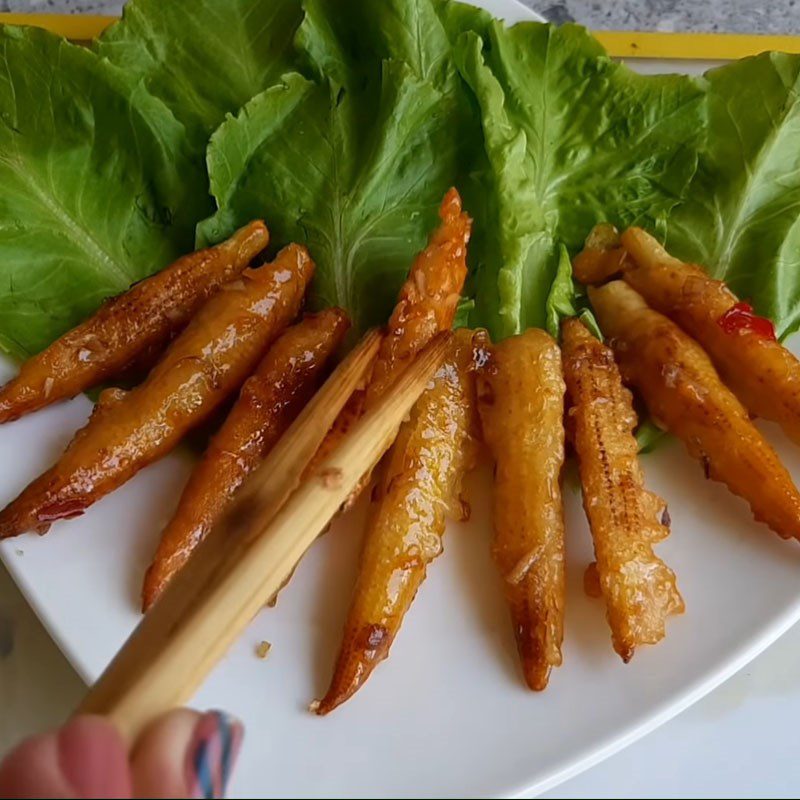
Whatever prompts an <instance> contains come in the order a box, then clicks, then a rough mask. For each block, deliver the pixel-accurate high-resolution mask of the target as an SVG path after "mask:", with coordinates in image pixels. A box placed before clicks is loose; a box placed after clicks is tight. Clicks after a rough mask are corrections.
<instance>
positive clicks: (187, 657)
mask: <svg viewBox="0 0 800 800" xmlns="http://www.w3.org/2000/svg"><path fill="white" fill-rule="evenodd" d="M448 338H449V335H447V334H445V335H442V336H440V337H439V338H437V339H436V340H434V342H433V343H431V345H429V346H428V347H427V348H426V349H425V350H424V351H423V352H422V353H421V354H420V355H419V356H418V357H417V359H416V360H415V361H414V362H413V363H412V364H411V365H410V366H409V367H408V369H407V370H406V371H405V372H404V373H403V374H402V375H401V376H400V378H399V379H398V380H397V382H396V383H395V384H394V386H393V387H392V391H391V392H389V393H387V394H386V395H385V396H384V397H383V398H382V399H381V401H380V402H379V403H378V404H377V405H376V406H375V407H374V408H373V409H372V410H371V411H370V412H369V413H367V414H366V415H365V416H364V418H363V419H362V420H361V421H360V422H359V423H358V425H356V427H355V428H354V429H353V431H352V433H351V434H350V435H349V436H348V437H347V438H346V439H345V440H344V441H343V442H342V444H341V445H340V446H339V448H338V449H337V450H336V451H335V452H334V453H333V455H332V456H331V457H330V458H329V459H328V460H327V461H325V462H324V463H323V464H321V465H320V467H319V468H318V469H317V470H316V472H315V473H314V475H312V476H311V478H309V479H307V480H306V481H305V482H304V483H303V485H302V486H299V487H298V484H299V483H300V477H301V475H302V474H303V470H304V469H305V467H306V466H307V464H308V462H309V461H310V460H311V457H312V456H313V454H314V453H315V452H316V449H317V447H318V446H319V444H320V443H321V441H322V439H323V438H324V436H325V434H326V433H327V431H328V430H329V428H330V426H331V425H332V423H333V420H334V419H335V417H336V415H337V414H338V412H339V410H340V409H341V408H342V406H343V405H344V403H345V402H346V400H347V399H348V397H349V396H350V394H352V392H353V389H354V388H355V387H356V386H357V385H358V384H359V382H360V380H361V379H362V377H363V376H364V375H365V374H366V371H367V369H368V367H369V365H370V364H371V362H372V360H373V358H374V356H375V354H376V352H377V348H378V344H379V340H380V337H379V336H378V335H377V334H372V335H368V336H367V337H366V338H365V340H363V341H362V343H361V345H360V346H359V347H358V348H356V350H354V351H353V353H352V354H351V355H350V357H349V358H348V359H346V361H345V362H344V363H343V364H342V365H341V366H340V367H339V368H338V369H337V370H336V372H335V373H334V374H333V375H332V376H331V378H330V379H329V380H328V381H327V383H326V384H325V385H324V386H323V388H322V389H321V390H320V391H319V392H318V393H317V395H316V396H315V397H314V399H313V400H312V401H311V402H310V403H309V405H308V406H307V407H306V409H305V410H304V412H303V413H302V414H301V415H300V417H298V419H297V420H296V421H295V423H294V424H293V425H292V427H291V428H290V429H289V430H288V431H287V433H286V434H285V436H284V437H283V439H281V441H280V442H279V443H278V444H277V445H276V447H275V448H274V449H273V451H272V453H271V454H270V456H269V457H268V458H267V460H266V461H265V462H264V464H263V465H262V466H261V467H260V468H259V470H258V471H256V472H255V473H254V474H253V476H252V477H251V478H250V480H249V481H248V483H247V484H246V486H245V487H244V489H243V492H242V496H241V499H240V500H239V501H238V502H237V503H236V504H235V507H234V509H233V511H232V512H231V514H229V515H228V516H226V518H225V519H224V520H223V521H222V523H221V524H220V525H219V526H218V527H217V528H216V529H215V530H214V531H213V532H212V533H211V535H210V536H209V537H208V539H206V541H205V542H203V544H202V545H201V546H200V547H199V548H198V549H197V551H196V552H195V554H194V555H193V557H192V558H191V560H190V561H189V563H188V564H187V565H186V567H185V568H184V569H183V570H182V571H181V572H180V573H179V574H178V575H177V576H176V578H175V580H173V581H172V583H171V584H170V585H169V586H168V587H167V589H166V591H165V592H164V595H163V596H162V597H161V598H160V599H159V601H158V602H157V603H156V605H155V606H154V607H153V609H152V610H151V611H150V612H149V613H148V614H147V616H146V617H145V618H144V619H143V620H142V622H141V623H140V624H139V626H138V627H137V628H136V630H135V631H134V632H133V634H132V635H131V637H130V638H129V639H128V641H127V642H126V643H125V645H123V647H122V649H121V650H120V652H119V653H118V654H117V656H116V657H115V658H114V660H113V661H112V662H111V664H110V665H109V666H108V668H107V669H106V671H105V672H104V673H103V675H102V676H101V677H100V679H99V680H98V681H97V683H96V684H95V685H94V687H93V688H92V689H91V690H90V691H89V694H88V695H87V697H86V698H85V700H84V702H83V703H82V704H81V706H80V708H79V711H80V712H83V713H95V714H103V715H105V716H107V717H109V718H110V719H111V720H112V721H113V722H114V723H115V724H116V725H117V727H118V728H119V729H120V731H121V732H122V733H123V734H124V735H125V736H127V737H128V740H129V741H130V742H133V741H135V739H136V737H137V736H138V734H139V733H140V732H141V731H142V729H143V728H144V727H145V726H146V725H147V724H148V723H149V722H150V721H151V720H152V719H154V718H155V717H156V716H158V715H159V714H161V713H163V712H164V711H167V710H169V709H170V708H173V707H175V706H178V705H181V704H182V703H184V702H185V701H186V700H188V699H189V698H190V697H191V695H192V694H193V693H194V691H195V690H196V689H197V687H198V686H199V685H200V683H201V682H202V681H203V679H204V678H205V677H206V675H207V674H208V673H209V672H210V671H211V669H212V668H213V666H214V665H215V664H216V662H217V661H218V660H219V659H220V658H221V657H222V656H223V655H224V653H225V652H226V650H227V649H228V648H229V647H230V645H231V644H232V643H233V642H234V641H235V640H236V638H237V637H238V636H239V634H240V633H241V632H242V631H243V630H244V628H245V627H246V626H247V624H248V623H249V622H250V620H251V619H252V618H253V617H254V616H255V615H256V613H257V612H258V611H259V609H261V608H262V607H263V606H264V605H265V604H266V603H267V601H268V600H269V599H270V598H271V597H272V596H273V595H274V594H275V592H277V591H278V590H279V589H280V587H281V586H282V584H283V582H284V581H285V580H286V578H288V577H289V575H290V574H291V572H292V570H293V569H294V567H295V565H296V564H297V562H298V561H299V560H300V558H301V557H302V555H303V553H304V552H305V551H306V549H307V548H308V547H309V546H310V545H311V544H312V543H313V541H314V540H315V539H316V537H317V535H318V534H319V533H320V532H321V531H322V530H323V529H324V528H325V526H326V525H327V524H328V522H330V520H331V519H332V518H333V516H334V515H335V514H336V511H337V510H338V509H339V507H340V505H341V504H342V503H343V502H344V500H345V499H346V498H347V497H348V495H349V494H350V492H351V491H352V489H353V488H354V487H355V486H356V485H357V483H358V481H359V480H360V479H361V477H362V475H363V474H364V473H365V472H366V471H367V470H369V469H370V468H371V467H372V466H373V465H374V464H375V463H377V461H378V460H379V459H380V457H381V456H382V455H383V453H384V452H385V451H386V450H387V449H388V447H389V446H390V445H391V443H392V441H393V440H394V438H395V436H396V435H397V429H398V428H399V426H400V424H401V422H402V420H403V418H404V417H405V416H406V415H407V414H408V412H409V411H410V409H411V407H412V406H413V404H414V402H415V401H416V399H417V398H418V397H419V395H420V394H421V393H422V392H423V390H424V389H425V387H426V385H427V384H428V382H429V381H430V379H431V377H432V375H433V373H434V371H435V370H436V368H437V367H438V365H439V364H440V363H441V360H442V358H443V357H444V353H445V349H446V347H447V340H448ZM295 489H296V491H294V490H295ZM293 491H294V493H293V494H292V492H293Z"/></svg>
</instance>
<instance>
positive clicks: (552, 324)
mask: <svg viewBox="0 0 800 800" xmlns="http://www.w3.org/2000/svg"><path fill="white" fill-rule="evenodd" d="M571 317H578V318H579V319H580V320H581V321H582V322H583V324H584V325H585V326H586V327H587V328H588V329H589V330H590V331H591V333H592V334H593V335H594V336H596V337H597V338H598V339H599V340H600V341H601V342H602V341H603V334H602V332H601V331H600V326H599V325H598V324H597V320H596V319H595V318H594V314H593V313H592V312H591V310H590V308H589V299H588V297H587V296H586V292H585V291H584V290H583V288H582V287H580V286H578V284H576V282H575V280H574V279H573V277H572V261H571V260H570V257H569V251H568V250H567V248H566V247H564V245H563V244H562V245H561V247H559V249H558V267H557V268H556V277H555V279H554V280H553V283H552V286H551V287H550V294H549V295H548V296H547V302H546V304H545V318H546V324H545V327H546V329H547V332H548V333H549V334H550V335H551V336H552V337H553V338H554V339H555V340H556V341H558V340H559V339H560V338H561V320H563V319H569V318H571Z"/></svg>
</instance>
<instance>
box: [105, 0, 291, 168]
mask: <svg viewBox="0 0 800 800" xmlns="http://www.w3.org/2000/svg"><path fill="white" fill-rule="evenodd" d="M302 18H303V11H302V8H301V2H300V0H191V2H189V0H167V1H166V2H165V1H164V0H131V1H130V2H128V3H127V5H126V6H125V10H124V13H123V17H122V19H121V20H120V21H119V22H117V23H115V24H114V25H112V26H111V27H110V28H109V29H108V30H106V31H105V32H104V33H103V35H102V36H101V37H100V38H99V39H98V40H97V41H96V42H95V44H94V47H95V50H96V51H97V52H98V53H99V54H100V55H102V56H104V57H105V58H107V59H109V61H111V62H112V63H114V64H116V65H118V66H119V67H121V68H122V69H124V70H125V72H126V73H127V74H128V75H129V76H130V77H131V78H132V79H133V80H142V81H143V82H144V84H145V86H146V87H147V89H148V91H149V92H150V93H151V94H153V95H155V96H156V97H158V98H160V99H161V100H163V101H164V102H165V103H166V104H167V106H169V108H170V109H171V110H172V112H173V113H174V114H175V117H176V118H177V119H178V120H180V121H181V122H182V123H183V124H184V125H185V126H186V128H187V131H188V133H189V137H190V139H191V141H192V142H193V144H194V146H196V147H197V148H198V153H200V152H201V151H204V150H205V146H206V144H207V142H208V137H209V136H210V135H211V133H212V131H214V129H215V128H216V127H217V126H218V125H219V124H220V123H221V122H222V120H223V119H224V117H225V115H226V114H227V113H233V112H236V111H238V110H239V109H240V108H241V107H242V106H243V105H244V104H245V103H246V102H247V101H248V100H250V99H251V98H252V97H253V96H254V95H256V94H258V93H259V92H260V91H262V90H264V89H266V88H267V87H269V86H271V85H272V84H273V83H275V82H276V81H277V80H278V78H279V77H280V76H281V74H282V73H283V72H286V71H287V70H289V69H292V68H294V67H295V66H296V58H295V51H294V47H293V42H292V40H293V37H294V34H295V31H296V30H297V28H298V26H299V25H300V21H301V20H302Z"/></svg>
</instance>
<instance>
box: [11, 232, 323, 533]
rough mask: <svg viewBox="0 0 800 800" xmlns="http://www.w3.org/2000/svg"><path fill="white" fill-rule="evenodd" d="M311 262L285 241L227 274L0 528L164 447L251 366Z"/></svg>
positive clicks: (54, 512)
mask: <svg viewBox="0 0 800 800" xmlns="http://www.w3.org/2000/svg"><path fill="white" fill-rule="evenodd" d="M313 270H314V265H313V262H312V261H311V258H310V257H309V255H308V252H307V251H306V249H305V248H302V247H298V246H296V245H291V246H290V247H287V248H286V249H284V250H283V251H282V252H281V253H280V254H279V255H278V257H277V258H276V260H275V261H274V262H273V263H272V264H270V265H268V266H265V267H261V268H260V269H254V270H253V269H248V270H245V272H243V273H242V275H241V277H240V278H238V279H237V280H235V281H232V282H231V283H228V284H226V285H225V286H224V287H223V288H222V290H221V291H220V292H218V293H217V294H216V295H214V297H212V298H211V299H210V300H209V301H208V303H206V305H205V306H203V308H202V309H201V310H200V312H199V313H198V314H197V315H196V316H195V318H194V319H193V320H192V322H191V323H190V324H189V326H188V327H187V328H186V330H185V331H184V332H183V333H182V334H181V335H180V336H179V337H178V338H177V339H176V340H175V341H174V342H173V344H172V345H171V346H170V348H169V349H168V350H167V352H166V353H165V355H164V357H163V358H162V359H161V361H160V362H159V363H158V364H157V365H156V366H155V368H154V369H153V371H152V372H151V373H150V375H149V376H148V378H147V380H146V381H145V382H144V383H143V384H142V385H141V386H138V387H137V388H136V389H133V390H132V391H131V392H129V393H125V392H121V391H119V390H110V391H109V392H106V393H104V394H103V396H101V401H100V403H99V404H98V408H97V410H96V413H95V414H93V416H92V418H91V419H90V420H89V423H88V424H87V425H86V427H85V428H83V430H81V431H79V432H78V434H77V435H76V436H75V438H74V439H73V441H72V443H71V444H70V445H69V447H68V448H67V451H66V452H65V453H64V455H63V456H62V457H61V459H60V460H59V461H58V463H57V464H56V465H55V466H54V467H52V468H51V469H50V470H49V471H47V472H45V473H44V474H43V475H42V476H41V477H39V478H37V479H36V480H35V481H34V482H33V483H31V484H30V486H28V488H27V489H25V490H24V491H23V492H22V494H21V495H20V496H19V497H18V498H17V499H16V500H14V501H13V502H12V503H11V504H10V505H9V506H8V507H7V508H5V509H4V510H3V511H2V512H0V538H6V537H8V536H16V535H17V534H19V533H24V532H25V531H38V532H40V533H44V532H45V531H46V530H47V529H48V528H49V526H50V524H51V523H52V522H54V521H55V520H58V519H66V518H70V517H75V516H78V515H80V514H82V513H83V512H84V511H85V510H86V509H87V508H88V507H89V506H90V505H92V503H94V502H96V501H97V500H99V499H100V498H101V497H103V496H104V495H106V494H108V493H109V492H112V491H113V490H114V489H116V488H117V487H119V486H121V485H122V484H123V483H125V482H126V481H127V480H129V479H130V478H132V477H133V476H134V475H135V474H136V473H137V472H138V471H139V470H140V469H142V468H143V467H145V466H147V465H148V464H150V463H151V462H153V461H155V460H156V459H158V458H161V457H162V456H164V455H166V454H167V453H168V452H169V451H170V450H171V449H172V448H173V447H175V445H176V444H178V442H179V441H180V440H181V438H182V437H183V436H184V434H186V433H187V431H189V430H190V429H191V428H193V427H195V426H196V425H198V424H199V423H201V422H202V421H203V420H205V419H206V418H207V417H208V416H209V414H211V413H212V412H213V411H214V410H215V409H216V408H217V407H218V406H219V405H220V404H221V403H222V402H223V401H224V400H225V398H227V397H228V396H230V395H231V394H232V393H233V392H235V391H236V390H237V389H238V388H239V387H240V386H241V385H242V383H243V382H244V381H245V379H246V378H247V377H248V375H250V374H251V373H252V371H253V370H254V369H255V367H256V366H257V364H258V362H259V361H260V359H261V358H262V356H263V355H264V353H265V352H266V350H267V348H268V347H269V345H270V344H271V343H272V341H273V340H274V339H275V338H276V337H277V336H278V334H279V333H280V332H281V331H282V330H283V329H284V328H285V327H286V325H288V324H289V322H291V320H292V319H293V318H294V316H295V315H296V314H297V312H298V310H299V308H300V305H301V303H302V300H303V294H304V292H305V288H306V285H307V284H308V282H309V280H310V279H311V275H312V273H313Z"/></svg>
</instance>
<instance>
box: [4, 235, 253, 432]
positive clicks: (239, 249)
mask: <svg viewBox="0 0 800 800" xmlns="http://www.w3.org/2000/svg"><path fill="white" fill-rule="evenodd" d="M268 243H269V233H268V231H267V228H266V226H265V225H264V223H263V222H251V223H250V224H249V225H247V226H246V227H244V228H242V229H241V230H239V231H237V232H236V233H235V234H234V235H233V236H232V237H231V238H230V239H229V240H228V241H226V242H223V243H222V244H220V245H217V246H216V247H211V248H208V249H207V250H200V251H198V252H196V253H192V254H191V255H188V256H184V257H183V258H181V259H178V261H176V262H175V263H174V264H172V265H171V266H169V267H167V268H166V269H164V270H162V271H161V272H158V273H156V274H155V275H153V276H152V277H151V278H147V279H146V280H144V281H141V282H140V283H137V284H135V285H134V286H133V287H132V288H131V289H129V290H128V291H127V292H125V294H121V295H119V296H118V297H114V298H112V299H111V300H108V301H107V302H106V303H104V304H103V305H102V306H101V307H100V309H99V310H98V311H97V313H96V314H95V315H94V316H92V317H90V318H89V319H88V320H86V322H83V323H82V324H80V325H78V327H77V328H73V329H72V330H71V331H69V332H68V333H65V334H64V335H63V336H62V337H61V338H60V339H57V340H56V341H55V342H53V344H51V345H50V346H49V347H48V348H47V349H46V350H43V351H42V352H41V353H39V354H38V355H36V356H34V357H33V358H30V359H28V360H27V361H26V362H25V363H24V364H23V365H22V367H21V368H20V371H19V374H18V375H17V377H15V378H13V379H12V380H11V381H9V382H8V383H7V384H6V385H5V386H3V387H2V388H0V423H3V422H10V421H11V420H15V419H18V418H19V417H21V416H22V415H23V414H28V413H30V412H31V411H36V410H37V409H39V408H43V407H44V406H47V405H50V404H51V403H56V402H58V401H59V400H65V399H67V398H70V397H74V396H75V395H77V394H80V393H81V392H83V391H85V390H86V389H89V388H91V387H92V386H97V385H98V384H101V383H103V382H104V381H107V380H109V379H111V378H114V377H116V376H118V375H119V374H120V373H122V372H123V371H124V370H125V369H126V368H128V367H129V366H131V365H132V364H133V363H134V362H136V361H137V359H139V358H140V357H141V356H142V355H143V354H144V355H146V354H148V353H150V354H153V356H154V357H157V356H158V354H159V353H160V352H161V350H163V348H164V347H165V346H166V345H167V343H168V342H169V340H170V339H171V338H172V337H173V336H174V335H175V334H176V333H177V332H178V331H180V330H181V329H182V328H183V327H184V326H185V325H186V324H187V323H188V322H189V320H190V319H191V318H192V317H193V316H194V314H195V313H196V312H197V310H198V309H199V308H200V307H201V306H202V305H203V303H204V302H205V301H206V300H207V299H208V298H209V297H210V296H211V295H212V294H213V293H214V292H216V291H217V290H218V289H219V287H220V286H221V285H222V284H223V283H226V282H228V281H230V280H231V279H233V278H235V277H236V276H237V275H238V274H239V273H240V272H242V270H244V269H245V267H247V265H248V264H249V263H250V262H251V261H252V260H253V258H254V257H255V256H256V255H258V254H259V253H260V252H261V251H262V250H263V249H264V248H265V247H266V246H267V244H268ZM151 363H152V362H151Z"/></svg>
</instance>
